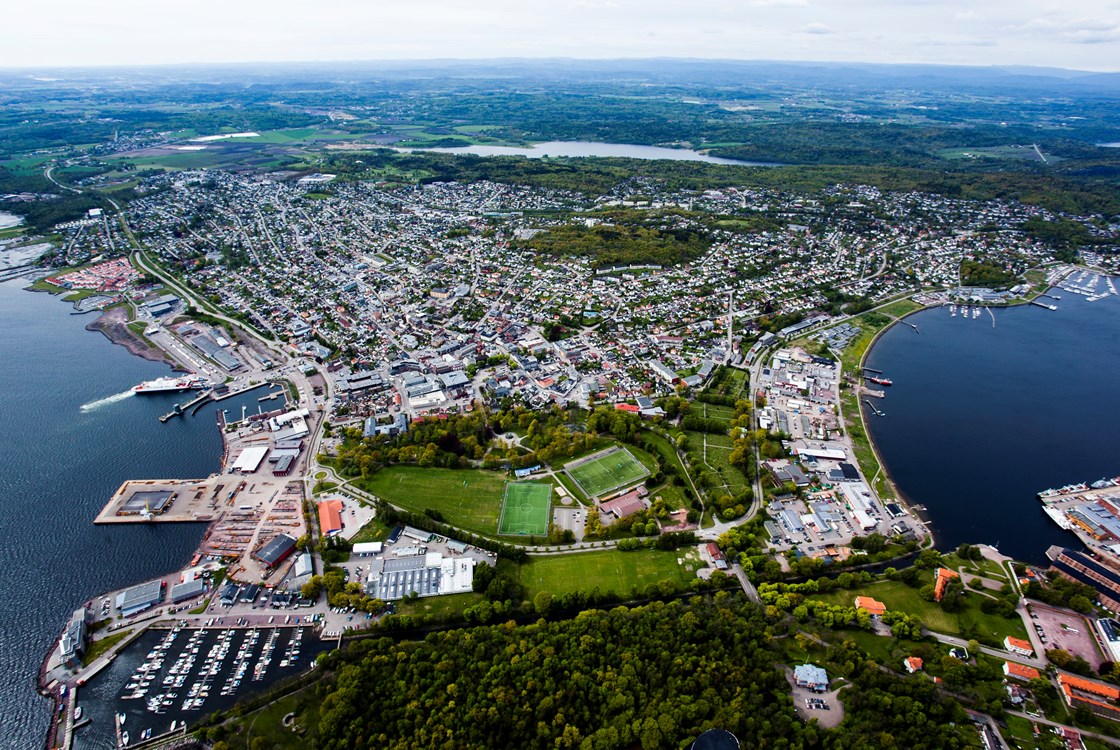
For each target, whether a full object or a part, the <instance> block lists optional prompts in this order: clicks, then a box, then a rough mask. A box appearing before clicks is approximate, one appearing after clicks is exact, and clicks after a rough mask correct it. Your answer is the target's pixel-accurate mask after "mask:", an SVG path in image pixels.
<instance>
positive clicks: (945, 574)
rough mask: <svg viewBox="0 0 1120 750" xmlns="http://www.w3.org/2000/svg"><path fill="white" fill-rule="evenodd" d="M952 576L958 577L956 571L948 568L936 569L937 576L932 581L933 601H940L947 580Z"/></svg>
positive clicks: (952, 577) (947, 583)
mask: <svg viewBox="0 0 1120 750" xmlns="http://www.w3.org/2000/svg"><path fill="white" fill-rule="evenodd" d="M954 578H960V574H959V573H957V571H955V570H949V569H948V568H938V569H937V578H936V580H934V582H933V600H934V601H935V602H939V601H941V597H943V596H945V589H946V587H948V585H949V581H951V580H953V579H954Z"/></svg>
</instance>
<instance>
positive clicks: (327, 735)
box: [297, 593, 974, 750]
mask: <svg viewBox="0 0 1120 750" xmlns="http://www.w3.org/2000/svg"><path fill="white" fill-rule="evenodd" d="M784 637H787V635H786V633H785V631H784V626H783V625H782V624H780V623H771V622H769V621H767V619H766V617H765V616H764V614H763V611H762V609H761V608H759V607H757V606H756V605H754V604H751V603H749V602H747V601H746V600H745V598H743V597H742V596H741V595H738V594H727V593H719V594H715V595H714V596H694V597H690V598H689V599H688V600H687V601H685V600H675V601H673V602H670V603H664V602H655V603H653V604H649V605H646V606H643V607H636V608H626V607H616V608H614V609H612V610H610V611H603V610H587V611H584V612H581V613H580V614H579V615H578V616H576V617H575V618H574V619H565V620H559V621H549V620H548V619H545V618H542V619H540V620H538V621H537V622H536V623H533V624H529V625H516V624H514V623H512V622H508V623H505V624H499V625H492V626H485V627H476V628H471V629H460V630H448V631H443V632H438V633H433V634H431V635H429V636H428V637H427V638H425V639H424V640H423V641H401V642H394V641H393V640H391V639H389V638H379V639H367V640H360V641H357V642H355V643H353V644H352V645H351V646H350V647H349V648H348V649H347V650H346V651H344V652H334V653H332V654H330V655H329V656H327V657H326V658H325V660H324V661H323V663H322V669H323V671H324V672H325V673H327V674H329V675H330V676H329V678H328V679H325V680H324V681H323V682H321V683H320V684H319V685H318V686H316V688H315V694H314V696H308V697H307V698H306V699H305V700H304V704H305V708H304V713H303V715H302V716H301V717H300V719H299V720H300V721H301V722H302V725H303V726H304V727H306V728H307V729H308V734H307V736H305V737H303V738H301V739H299V740H298V741H297V744H298V745H299V746H300V747H309V748H317V749H318V750H335V749H338V750H342V748H346V749H347V750H351V749H354V748H373V747H378V748H475V747H517V748H576V747H578V748H588V749H592V748H623V747H641V748H644V749H646V750H653V749H654V748H676V747H682V746H684V745H685V744H687V743H688V742H689V741H690V740H691V739H693V738H695V737H696V736H698V735H699V734H700V733H701V732H703V731H704V730H706V729H709V728H712V727H721V728H725V729H728V730H730V731H732V732H733V733H735V734H736V735H737V736H738V738H739V739H740V741H741V742H742V743H743V747H750V748H830V749H832V750H845V749H847V748H853V749H854V748H866V747H886V748H892V747H898V748H958V747H967V746H969V743H968V742H967V741H966V740H965V738H964V736H963V735H962V734H960V733H958V730H957V729H956V728H955V727H954V726H953V723H954V722H956V723H966V722H967V717H966V715H965V714H964V711H963V710H962V708H961V707H960V705H959V704H958V703H957V702H956V701H955V700H953V699H952V698H950V697H948V696H947V695H945V694H943V693H941V692H940V691H939V690H938V689H937V688H936V686H934V685H933V684H932V683H931V682H930V681H929V680H926V679H924V678H920V677H918V678H910V679H901V678H898V677H894V676H892V675H889V674H884V673H882V672H880V671H879V670H878V669H877V668H875V667H874V665H873V664H871V663H869V662H865V661H864V660H863V658H862V657H860V656H859V655H858V653H854V652H853V653H851V654H845V655H844V662H843V663H844V666H843V667H842V668H843V669H844V671H845V672H847V677H848V679H849V680H851V681H852V682H854V683H855V684H856V687H855V688H854V689H850V690H847V691H846V692H845V693H844V701H845V711H846V715H845V719H844V721H843V723H842V724H841V726H840V727H839V728H838V729H835V730H826V729H823V728H821V727H819V726H818V725H816V723H815V722H812V723H809V724H805V723H803V722H802V721H801V720H800V719H798V718H797V716H796V715H795V713H794V710H793V705H792V701H791V698H790V687H789V684H788V683H787V681H786V677H785V675H784V674H783V665H780V664H776V663H775V654H776V653H777V652H778V651H779V649H780V644H779V641H778V640H777V639H781V638H784ZM973 736H974V735H973Z"/></svg>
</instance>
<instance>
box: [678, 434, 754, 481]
mask: <svg viewBox="0 0 1120 750" xmlns="http://www.w3.org/2000/svg"><path fill="white" fill-rule="evenodd" d="M705 440H706V441H707V443H708V447H707V450H705V449H704V442H705ZM688 441H689V443H690V444H691V445H693V446H695V448H694V450H696V452H697V453H699V454H700V455H701V456H704V460H705V462H706V463H707V464H708V466H709V467H711V469H712V471H714V472H715V473H716V476H718V477H719V480H720V483H721V484H720V486H717V487H716V488H714V491H718V490H719V489H724V490H726V491H727V493H728V494H731V495H737V494H739V493H740V492H742V491H743V490H745V489H747V488H749V487H750V486H751V485H750V482H749V481H747V477H746V475H745V474H743V472H741V471H739V469H737V468H736V467H734V466H732V465H731V462H730V461H728V458H729V457H730V455H731V438H729V437H727V436H726V435H705V434H704V433H702V432H690V433H688Z"/></svg>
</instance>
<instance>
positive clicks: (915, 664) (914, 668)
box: [902, 656, 924, 674]
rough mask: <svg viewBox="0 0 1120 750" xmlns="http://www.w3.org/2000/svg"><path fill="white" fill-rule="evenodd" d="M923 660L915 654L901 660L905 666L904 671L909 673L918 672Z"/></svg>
mask: <svg viewBox="0 0 1120 750" xmlns="http://www.w3.org/2000/svg"><path fill="white" fill-rule="evenodd" d="M923 664H924V662H923V661H922V660H921V659H920V658H918V657H917V656H907V657H906V658H905V659H903V660H902V666H904V667H906V671H907V672H909V673H910V674H914V673H915V672H920V671H921V670H922V666H923Z"/></svg>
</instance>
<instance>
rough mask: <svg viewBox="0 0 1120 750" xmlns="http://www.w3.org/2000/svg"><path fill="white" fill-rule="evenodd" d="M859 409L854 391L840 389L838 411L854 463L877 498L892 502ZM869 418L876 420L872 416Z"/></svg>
mask: <svg viewBox="0 0 1120 750" xmlns="http://www.w3.org/2000/svg"><path fill="white" fill-rule="evenodd" d="M859 408H860V407H859V403H858V402H857V401H856V393H855V391H853V390H852V389H851V388H842V389H841V390H840V409H841V410H842V411H843V414H844V426H845V427H846V428H847V430H848V436H849V437H850V438H851V439H852V450H853V452H854V453H855V454H856V463H858V464H859V468H860V469H862V470H863V475H864V476H865V477H867V481H868V482H871V483H872V484H874V485H875V492H877V493H878V495H879V497H880V498H882V499H883V500H893V499H894V493H893V492H891V490H890V486H889V485H888V484H887V480H886V478H885V477H884V476H883V474H882V472H881V470H880V466H879V460H878V459H877V458H875V451H874V450H872V448H871V440H870V438H868V437H867V432H866V431H865V430H864V429H863V423H862V422H860V419H859ZM869 418H870V419H878V417H876V416H874V415H871V416H870V417H869Z"/></svg>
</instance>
